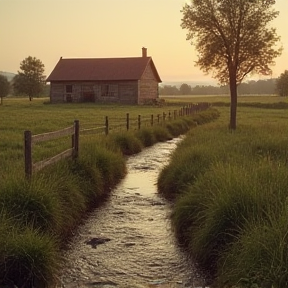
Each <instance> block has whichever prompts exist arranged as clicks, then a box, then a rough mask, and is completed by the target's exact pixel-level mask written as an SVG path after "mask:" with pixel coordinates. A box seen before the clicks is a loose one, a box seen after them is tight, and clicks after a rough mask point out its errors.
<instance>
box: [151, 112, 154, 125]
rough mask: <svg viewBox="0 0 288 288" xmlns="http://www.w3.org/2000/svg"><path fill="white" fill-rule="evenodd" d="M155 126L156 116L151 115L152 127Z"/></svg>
mask: <svg viewBox="0 0 288 288" xmlns="http://www.w3.org/2000/svg"><path fill="white" fill-rule="evenodd" d="M153 124H154V115H153V114H152V115H151V126H153Z"/></svg>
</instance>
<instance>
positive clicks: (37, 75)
mask: <svg viewBox="0 0 288 288" xmlns="http://www.w3.org/2000/svg"><path fill="white" fill-rule="evenodd" d="M45 79H46V77H45V76H44V64H43V63H42V62H41V60H39V59H37V58H35V57H31V56H28V57H27V58H25V59H24V60H23V61H22V62H21V63H20V71H18V74H17V75H16V76H15V77H14V84H13V87H14V90H15V92H16V93H19V94H25V95H27V96H29V100H30V101H31V100H32V98H33V97H35V96H39V95H40V94H41V93H42V92H43V89H44V86H45Z"/></svg>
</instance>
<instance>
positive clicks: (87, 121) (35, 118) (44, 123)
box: [0, 97, 182, 181]
mask: <svg viewBox="0 0 288 288" xmlns="http://www.w3.org/2000/svg"><path fill="white" fill-rule="evenodd" d="M47 101H48V98H35V99H33V101H31V102H30V101H28V99H26V98H9V97H8V98H5V99H4V101H3V105H1V106H0V109H1V110H0V117H1V118H0V131H1V141H0V163H1V164H0V181H1V178H2V177H4V175H7V174H15V173H17V174H18V173H21V171H24V151H23V149H24V148H23V145H24V131H25V130H30V131H31V132H32V135H36V134H40V133H47V132H51V131H56V130H61V129H63V128H66V127H70V126H72V125H73V122H74V120H79V122H80V129H85V128H86V129H89V128H91V127H101V126H102V127H103V126H104V125H105V117H106V116H108V117H109V122H110V126H111V129H113V126H115V125H119V124H121V123H122V130H125V129H126V127H125V121H126V114H127V113H129V115H130V116H129V117H130V118H131V119H133V121H132V120H131V123H130V125H131V126H133V125H134V127H132V129H135V126H136V121H137V118H138V115H141V117H142V118H143V119H144V118H145V119H146V124H145V125H150V123H149V121H150V117H151V114H153V115H155V120H154V121H156V115H158V114H161V115H162V114H163V112H165V113H166V114H167V115H168V114H169V111H171V113H172V112H173V111H174V110H175V109H176V110H177V111H178V110H179V108H180V107H181V106H180V105H182V104H175V105H171V106H169V107H168V106H164V107H157V106H121V105H112V104H111V105H109V104H106V105H104V104H103V105H93V104H91V103H90V104H84V103H81V104H73V103H67V104H59V105H55V104H53V105H51V104H47ZM44 103H46V104H44ZM118 130H119V129H118ZM103 131H104V130H103ZM91 137H93V136H91ZM94 137H97V135H96V136H95V135H94ZM70 146H71V141H70V139H67V138H66V139H59V140H58V141H56V142H55V141H49V142H48V143H41V144H39V145H37V146H36V147H34V154H33V157H34V160H35V161H40V160H43V159H45V158H47V157H51V156H53V154H56V153H59V152H61V151H63V150H64V149H67V148H69V147H70ZM80 149H81V147H80ZM51 153H52V154H51ZM15 171H17V172H15Z"/></svg>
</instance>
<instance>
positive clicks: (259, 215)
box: [158, 97, 288, 288]
mask: <svg viewBox="0 0 288 288" xmlns="http://www.w3.org/2000/svg"><path fill="white" fill-rule="evenodd" d="M242 99H243V98H242ZM242 99H239V106H238V109H237V115H238V117H237V129H236V131H229V130H228V119H229V107H228V106H225V105H222V104H223V103H222V104H221V103H220V102H217V101H215V102H214V104H215V105H220V106H219V107H217V110H218V111H220V118H218V119H217V121H213V122H212V123H209V124H206V125H204V126H199V127H197V128H195V129H192V130H190V131H189V132H188V133H187V135H186V137H185V139H184V141H183V142H181V143H180V145H179V146H178V147H177V149H176V151H175V152H174V153H173V155H172V158H171V161H170V164H169V165H168V166H166V167H165V168H164V169H163V170H162V171H161V173H160V176H159V178H158V190H159V191H160V193H162V194H163V195H164V196H165V197H167V198H168V199H170V200H171V201H174V202H175V203H174V206H173V212H172V215H171V221H172V226H173V228H174V231H175V234H176V235H177V238H178V240H179V241H180V243H181V244H182V245H183V246H184V247H186V249H187V251H188V253H189V254H190V256H191V257H192V259H194V260H196V262H197V264H198V267H199V268H200V270H202V271H204V273H205V274H206V276H207V274H208V277H207V279H209V276H210V277H211V278H210V279H209V283H207V285H206V286H209V287H217V288H218V287H219V288H223V287H235V288H242V287H251V288H252V287H255V288H264V287H269V288H272V287H273V288H282V287H288V273H287V265H288V241H287V225H288V217H287V214H288V209H287V199H288V193H287V186H288V173H287V162H288V114H287V111H288V110H287V99H285V98H282V99H281V102H282V103H279V101H278V102H274V101H273V100H274V99H275V98H270V97H258V98H257V99H258V102H256V101H255V99H253V100H251V102H249V99H248V98H247V99H246V98H245V100H246V103H243V102H242ZM262 101H263V102H262ZM264 101H265V102H264ZM264 107H265V108H264Z"/></svg>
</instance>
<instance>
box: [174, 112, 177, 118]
mask: <svg viewBox="0 0 288 288" xmlns="http://www.w3.org/2000/svg"><path fill="white" fill-rule="evenodd" d="M176 113H177V110H174V120H175V119H176Z"/></svg>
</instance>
